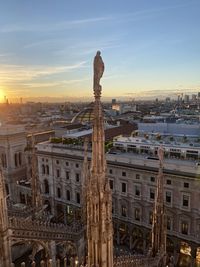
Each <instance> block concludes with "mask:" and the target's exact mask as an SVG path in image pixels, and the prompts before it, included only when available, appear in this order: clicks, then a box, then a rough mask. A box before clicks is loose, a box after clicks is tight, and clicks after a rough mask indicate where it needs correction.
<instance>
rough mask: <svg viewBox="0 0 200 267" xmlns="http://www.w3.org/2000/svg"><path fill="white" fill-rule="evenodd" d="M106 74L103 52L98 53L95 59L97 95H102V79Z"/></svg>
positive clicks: (94, 87)
mask: <svg viewBox="0 0 200 267" xmlns="http://www.w3.org/2000/svg"><path fill="white" fill-rule="evenodd" d="M103 73H104V62H103V60H102V57H101V52H100V51H97V54H96V56H95V58H94V85H93V89H94V92H95V94H97V95H99V94H101V85H100V79H101V78H102V76H103Z"/></svg>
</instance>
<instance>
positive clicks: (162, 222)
mask: <svg viewBox="0 0 200 267" xmlns="http://www.w3.org/2000/svg"><path fill="white" fill-rule="evenodd" d="M158 156H159V171H158V176H157V191H156V199H155V205H154V211H153V225H152V255H153V256H156V255H158V254H159V255H160V256H161V257H163V260H164V259H165V254H166V218H165V209H164V190H163V185H164V177H163V158H164V151H163V148H162V147H159V149H158Z"/></svg>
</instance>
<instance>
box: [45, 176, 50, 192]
mask: <svg viewBox="0 0 200 267" xmlns="http://www.w3.org/2000/svg"><path fill="white" fill-rule="evenodd" d="M44 193H45V194H49V182H48V181H47V179H45V180H44Z"/></svg>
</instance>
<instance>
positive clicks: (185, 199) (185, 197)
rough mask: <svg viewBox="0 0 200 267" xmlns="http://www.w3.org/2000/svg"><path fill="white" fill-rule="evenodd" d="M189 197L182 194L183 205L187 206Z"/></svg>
mask: <svg viewBox="0 0 200 267" xmlns="http://www.w3.org/2000/svg"><path fill="white" fill-rule="evenodd" d="M189 199H190V197H189V196H188V195H183V207H189Z"/></svg>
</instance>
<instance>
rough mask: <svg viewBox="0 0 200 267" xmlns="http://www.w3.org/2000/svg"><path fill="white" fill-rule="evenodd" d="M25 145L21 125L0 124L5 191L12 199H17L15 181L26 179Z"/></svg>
mask: <svg viewBox="0 0 200 267" xmlns="http://www.w3.org/2000/svg"><path fill="white" fill-rule="evenodd" d="M26 146H27V141H26V133H25V129H24V127H23V126H16V125H14V126H13V125H2V126H0V156H1V161H2V167H3V173H4V176H5V184H6V191H7V193H9V194H10V196H11V199H12V200H13V201H16V200H17V195H16V183H17V181H19V180H23V179H26V176H27V173H26V160H25V153H24V150H25V148H26Z"/></svg>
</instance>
